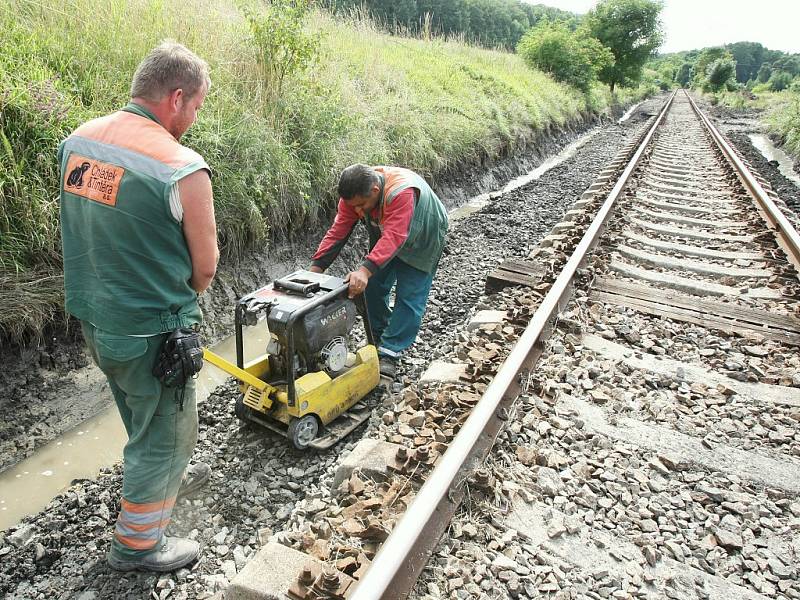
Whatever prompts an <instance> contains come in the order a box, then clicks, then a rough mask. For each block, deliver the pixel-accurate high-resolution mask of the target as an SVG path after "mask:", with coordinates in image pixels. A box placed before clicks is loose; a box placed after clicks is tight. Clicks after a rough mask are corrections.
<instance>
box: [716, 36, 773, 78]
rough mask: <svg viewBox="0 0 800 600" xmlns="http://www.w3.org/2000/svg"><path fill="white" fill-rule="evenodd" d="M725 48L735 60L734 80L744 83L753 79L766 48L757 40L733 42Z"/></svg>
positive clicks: (762, 60)
mask: <svg viewBox="0 0 800 600" xmlns="http://www.w3.org/2000/svg"><path fill="white" fill-rule="evenodd" d="M725 48H726V49H727V50H728V51H729V52H730V53H731V55H732V56H733V60H735V61H736V81H738V82H739V83H746V82H747V81H749V80H750V79H754V78H755V77H756V75H757V74H758V70H759V69H760V68H761V65H762V64H763V62H764V51H765V50H766V48H764V46H762V45H761V44H759V43H758V42H735V43H733V44H728V45H727V46H725Z"/></svg>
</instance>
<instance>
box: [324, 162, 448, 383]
mask: <svg viewBox="0 0 800 600" xmlns="http://www.w3.org/2000/svg"><path fill="white" fill-rule="evenodd" d="M338 192H339V197H340V199H339V205H338V209H337V212H336V218H335V220H334V222H333V225H331V227H330V229H328V232H327V233H326V234H325V236H324V237H323V238H322V241H321V242H320V244H319V248H317V251H316V253H314V256H312V257H311V267H310V269H311V270H312V271H315V272H319V273H321V272H323V271H324V270H325V269H327V268H328V266H330V264H331V263H332V262H333V261H334V259H335V258H336V257H337V256H338V255H339V252H340V251H341V249H342V248H343V247H344V245H345V243H347V240H348V239H349V237H350V233H351V232H352V230H353V227H355V224H356V223H358V221H359V220H363V222H364V225H365V226H366V228H367V233H368V235H369V252H368V253H367V255H366V256H365V257H364V260H363V261H362V263H361V265H360V267H359V268H358V269H356V270H355V271H352V272H350V273H349V274H348V275H347V282H348V283H349V286H350V289H349V293H350V297H353V296H355V295H357V294H361V293H363V294H364V296H365V299H366V304H367V312H368V314H369V320H370V323H371V325H372V331H373V334H374V336H375V340H376V343H377V344H378V356H379V358H380V370H381V374H382V375H384V376H385V377H388V378H389V379H394V377H395V376H396V369H397V360H398V358H399V357H400V356H401V355H402V353H403V351H404V350H406V349H407V348H408V347H409V346H411V344H413V343H414V340H415V339H416V337H417V333H418V332H419V328H420V324H421V323H422V316H423V315H424V314H425V306H426V304H427V302H428V294H429V292H430V289H431V284H432V283H433V276H434V274H435V273H436V268H437V266H438V264H439V259H440V258H441V255H442V249H443V248H444V241H445V235H446V234H447V211H446V210H445V208H444V205H443V204H442V203H441V201H440V200H439V198H438V197H437V196H436V194H435V193H434V192H433V190H432V189H431V187H430V186H429V185H428V184H427V182H426V181H425V180H424V179H423V178H422V177H420V176H419V175H417V174H416V173H414V171H411V170H409V169H404V168H401V167H370V166H367V165H362V164H356V165H351V166H349V167H347V168H346V169H345V170H344V171H343V172H342V174H341V176H340V177H339V186H338ZM393 288H394V291H395V301H394V308H390V306H389V304H390V303H389V299H390V294H391V292H392V289H393Z"/></svg>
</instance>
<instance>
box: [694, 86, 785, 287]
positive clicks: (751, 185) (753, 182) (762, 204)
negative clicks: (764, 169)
mask: <svg viewBox="0 0 800 600" xmlns="http://www.w3.org/2000/svg"><path fill="white" fill-rule="evenodd" d="M683 93H684V94H686V97H687V98H688V99H689V103H690V104H691V105H692V108H693V109H694V111H695V113H696V114H697V116H698V117H699V118H700V121H701V122H702V123H703V125H705V127H706V129H708V131H709V133H710V134H711V138H712V139H713V140H714V142H715V143H716V144H717V146H718V147H719V149H720V150H721V151H722V153H723V154H724V155H725V157H726V158H727V159H728V162H729V163H730V164H731V166H733V168H734V171H735V172H736V175H737V176H738V177H739V180H740V181H741V182H742V184H743V185H744V187H745V189H746V190H747V191H748V193H749V194H750V195H751V196H752V197H753V198H754V199H755V200H756V202H757V203H758V207H759V208H760V210H761V214H762V215H763V217H764V219H765V221H766V222H767V225H768V226H769V227H770V229H773V230H774V232H775V237H776V238H777V241H778V244H779V245H780V246H781V248H782V249H783V251H784V252H786V256H787V257H788V259H789V262H791V263H792V264H793V265H794V266H795V269H797V271H798V272H799V273H800V234H798V233H797V230H796V229H795V228H794V226H793V225H792V224H791V223H790V222H789V219H787V218H786V215H784V214H783V212H781V209H780V208H778V207H777V205H776V204H775V202H774V201H773V200H772V198H770V197H769V194H767V192H766V190H765V189H764V188H763V186H762V185H761V184H760V183H759V182H758V180H757V179H756V178H755V176H754V175H753V174H752V173H751V172H750V169H749V168H748V167H747V165H745V164H744V162H743V161H742V159H741V158H739V156H738V155H737V154H736V152H734V150H733V148H732V147H731V145H730V144H729V143H728V141H727V140H726V139H725V136H723V135H722V134H721V133H720V132H719V130H718V129H717V128H716V127H715V126H714V124H713V123H712V122H711V119H709V118H708V117H707V116H706V115H705V113H703V111H702V110H700V108H699V107H698V106H697V104H696V103H695V101H694V99H693V98H692V97H691V96H690V95H689V94H688V93H687V92H686V90H683Z"/></svg>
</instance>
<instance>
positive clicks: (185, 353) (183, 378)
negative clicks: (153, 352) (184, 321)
mask: <svg viewBox="0 0 800 600" xmlns="http://www.w3.org/2000/svg"><path fill="white" fill-rule="evenodd" d="M202 367H203V348H202V347H201V343H200V333H199V332H197V331H194V330H193V329H188V328H185V327H182V328H180V329H176V330H175V331H173V332H172V333H170V334H169V335H168V336H167V339H165V340H164V344H163V345H162V346H161V352H159V353H158V359H157V360H156V365H155V367H153V375H154V376H155V377H157V378H158V379H159V380H160V381H161V383H162V384H163V385H165V386H166V387H183V386H184V385H185V384H186V382H187V381H188V379H189V378H190V377H193V376H194V375H196V374H197V373H199V372H200V369H201V368H202Z"/></svg>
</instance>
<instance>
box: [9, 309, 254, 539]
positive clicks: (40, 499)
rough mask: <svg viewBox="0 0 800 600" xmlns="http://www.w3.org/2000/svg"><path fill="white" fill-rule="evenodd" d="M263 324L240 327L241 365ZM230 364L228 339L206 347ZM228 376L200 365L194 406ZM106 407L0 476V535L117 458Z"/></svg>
mask: <svg viewBox="0 0 800 600" xmlns="http://www.w3.org/2000/svg"><path fill="white" fill-rule="evenodd" d="M266 335H267V330H266V325H265V324H264V325H263V326H262V324H259V326H258V327H248V328H245V335H244V351H245V360H248V359H249V358H253V357H254V356H255V355H256V354H257V353H262V352H263V348H264V345H265V344H266ZM211 349H212V350H214V352H216V353H217V354H219V355H220V356H222V357H224V358H226V359H228V360H230V361H231V362H236V339H235V337H233V336H231V337H230V338H228V339H226V340H222V341H221V342H219V343H217V344H215V345H214V346H212V348H211ZM227 378H228V374H227V373H225V372H224V371H222V370H221V369H219V368H217V367H215V366H214V365H212V364H210V363H205V364H204V366H203V369H202V370H201V371H200V373H198V376H197V401H198V403H200V402H203V401H205V400H206V399H207V398H208V396H209V394H210V393H211V392H212V391H214V389H215V388H216V387H217V386H218V385H220V384H221V383H223V382H224V381H225V380H226V379H227ZM104 391H105V393H107V394H108V395H109V402H110V403H111V406H109V408H107V409H105V410H104V411H102V412H100V413H98V414H97V415H95V416H94V417H92V418H91V419H88V420H86V421H84V422H83V423H81V424H80V425H78V426H77V427H75V428H74V429H72V430H71V431H67V432H66V433H64V434H62V435H61V436H60V437H58V438H56V439H54V440H53V441H52V442H50V443H49V444H47V445H46V446H44V447H43V448H41V449H39V450H37V451H36V452H35V453H34V454H33V456H31V457H29V458H27V459H25V460H24V461H22V462H20V463H18V464H16V465H14V466H13V467H11V468H9V469H7V470H5V471H3V473H0V531H2V530H5V529H8V528H9V527H13V526H14V525H16V524H17V523H19V522H20V521H21V520H22V519H23V518H24V517H26V516H27V515H31V514H35V513H37V512H39V511H40V510H42V509H43V508H44V507H45V506H46V505H47V503H48V502H50V500H52V499H53V498H54V497H55V496H57V495H58V494H60V493H61V492H63V491H64V490H66V489H67V488H68V487H69V486H70V485H71V482H72V481H73V480H75V479H94V478H95V477H97V474H98V473H99V472H100V469H101V468H103V467H110V466H112V465H113V464H114V463H116V462H117V461H119V460H121V459H122V449H123V447H124V446H125V442H126V441H127V439H128V435H127V433H125V427H124V426H123V425H122V419H120V418H119V413H118V412H117V407H116V406H115V405H114V404H113V401H112V400H111V398H110V392H108V387H105V388H104Z"/></svg>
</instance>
